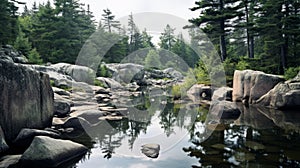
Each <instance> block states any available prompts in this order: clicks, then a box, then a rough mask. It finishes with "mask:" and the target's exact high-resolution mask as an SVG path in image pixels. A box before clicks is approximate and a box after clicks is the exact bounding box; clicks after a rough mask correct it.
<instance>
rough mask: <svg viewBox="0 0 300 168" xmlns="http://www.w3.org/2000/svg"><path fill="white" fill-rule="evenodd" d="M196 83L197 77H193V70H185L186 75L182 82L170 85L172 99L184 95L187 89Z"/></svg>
mask: <svg viewBox="0 0 300 168" xmlns="http://www.w3.org/2000/svg"><path fill="white" fill-rule="evenodd" d="M196 83H197V79H196V78H195V74H194V70H193V69H189V71H188V72H187V76H186V77H185V79H184V82H183V83H181V84H177V85H173V86H172V95H173V97H174V99H180V98H184V97H186V96H187V91H188V90H189V89H190V88H191V87H192V86H193V85H194V84H196Z"/></svg>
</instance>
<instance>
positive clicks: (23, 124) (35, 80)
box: [0, 60, 53, 143]
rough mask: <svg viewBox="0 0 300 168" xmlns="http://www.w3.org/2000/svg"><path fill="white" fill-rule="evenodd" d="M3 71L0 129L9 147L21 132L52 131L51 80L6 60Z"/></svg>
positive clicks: (0, 78)
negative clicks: (50, 129) (32, 129)
mask: <svg viewBox="0 0 300 168" xmlns="http://www.w3.org/2000/svg"><path fill="white" fill-rule="evenodd" d="M0 69H1V71H0V100H1V101H0V116H1V117H0V125H1V127H2V129H3V132H4V135H5V138H6V140H7V143H10V142H11V141H12V140H13V139H15V138H16V136H17V135H18V133H19V131H20V130H21V129H22V128H45V127H49V126H50V125H51V122H52V116H53V91H52V88H51V86H50V81H49V76H48V75H47V74H44V73H40V72H37V71H35V70H33V69H31V68H28V67H25V66H23V65H20V64H14V63H11V62H7V61H3V60H0Z"/></svg>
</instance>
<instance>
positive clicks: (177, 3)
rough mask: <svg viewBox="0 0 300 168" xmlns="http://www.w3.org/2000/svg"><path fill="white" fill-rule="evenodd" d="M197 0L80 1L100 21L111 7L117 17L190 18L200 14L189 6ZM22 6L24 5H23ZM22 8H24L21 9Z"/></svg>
mask: <svg viewBox="0 0 300 168" xmlns="http://www.w3.org/2000/svg"><path fill="white" fill-rule="evenodd" d="M34 1H36V2H37V4H38V3H43V2H46V1H47V0H26V1H25V2H26V3H27V6H28V8H29V9H30V8H31V7H32V4H33V2H34ZM195 1H196V0H80V1H79V2H80V3H85V4H90V8H91V11H92V12H93V14H94V16H95V19H96V21H97V22H98V21H99V20H100V18H101V14H103V9H106V8H109V9H110V10H111V11H112V13H113V14H114V15H115V16H116V19H118V18H121V17H124V16H127V15H129V14H130V13H131V12H132V13H133V14H136V13H142V12H161V13H167V14H172V15H175V16H177V17H180V18H182V19H185V20H188V19H191V18H193V17H197V16H198V12H192V11H190V10H189V8H191V7H193V6H195V5H194V2H195ZM21 8H22V7H21ZM21 10H22V9H21Z"/></svg>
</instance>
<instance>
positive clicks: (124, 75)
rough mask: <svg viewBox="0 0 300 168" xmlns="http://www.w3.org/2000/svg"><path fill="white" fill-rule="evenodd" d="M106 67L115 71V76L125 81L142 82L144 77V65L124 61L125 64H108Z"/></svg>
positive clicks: (118, 79)
mask: <svg viewBox="0 0 300 168" xmlns="http://www.w3.org/2000/svg"><path fill="white" fill-rule="evenodd" d="M106 67H107V68H108V69H109V70H111V71H112V72H113V78H114V79H116V80H117V81H122V82H124V83H131V82H137V83H139V82H141V81H142V80H143V79H144V75H145V70H144V66H142V65H138V64H133V63H124V64H106Z"/></svg>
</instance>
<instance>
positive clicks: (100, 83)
mask: <svg viewBox="0 0 300 168" xmlns="http://www.w3.org/2000/svg"><path fill="white" fill-rule="evenodd" d="M94 85H95V86H100V87H106V85H105V84H104V83H102V82H101V81H99V80H97V79H95V80H94Z"/></svg>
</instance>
